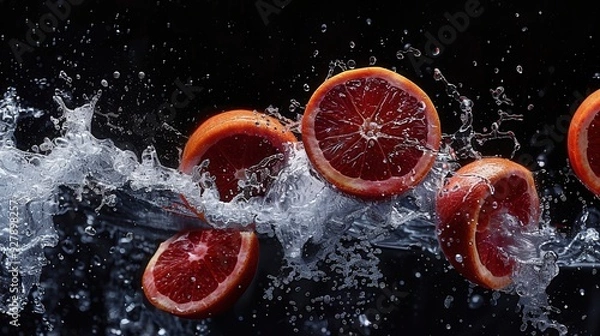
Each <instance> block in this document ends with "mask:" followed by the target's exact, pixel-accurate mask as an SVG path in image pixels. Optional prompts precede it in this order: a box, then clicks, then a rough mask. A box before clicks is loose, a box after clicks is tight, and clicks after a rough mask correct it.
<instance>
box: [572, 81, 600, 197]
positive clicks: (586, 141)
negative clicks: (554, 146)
mask: <svg viewBox="0 0 600 336" xmlns="http://www.w3.org/2000/svg"><path fill="white" fill-rule="evenodd" d="M599 112H600V90H597V91H596V92H594V93H592V94H590V95H589V96H588V97H587V98H586V99H585V100H584V101H583V102H582V103H581V105H579V107H578V108H577V111H575V114H574V115H573V119H572V120H571V124H570V125H569V134H568V139H567V141H568V142H567V145H568V152H569V162H570V163H571V167H572V168H573V171H574V172H575V175H577V177H578V178H579V180H580V181H581V182H582V183H583V184H584V185H585V186H586V187H587V188H588V189H589V190H590V191H591V192H593V193H594V194H595V195H596V196H600V113H599Z"/></svg>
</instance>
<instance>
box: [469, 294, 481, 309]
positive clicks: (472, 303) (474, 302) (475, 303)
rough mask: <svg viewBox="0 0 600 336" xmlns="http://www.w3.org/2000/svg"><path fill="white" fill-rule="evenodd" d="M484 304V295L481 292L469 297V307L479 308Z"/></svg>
mask: <svg viewBox="0 0 600 336" xmlns="http://www.w3.org/2000/svg"><path fill="white" fill-rule="evenodd" d="M481 306H483V297H482V296H481V295H479V294H474V295H473V296H471V297H470V298H469V308H471V309H477V308H480V307H481Z"/></svg>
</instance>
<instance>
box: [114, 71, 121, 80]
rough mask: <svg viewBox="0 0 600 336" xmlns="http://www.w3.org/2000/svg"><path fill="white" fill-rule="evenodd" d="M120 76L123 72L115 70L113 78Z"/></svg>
mask: <svg viewBox="0 0 600 336" xmlns="http://www.w3.org/2000/svg"><path fill="white" fill-rule="evenodd" d="M119 77H121V73H120V72H118V71H115V72H113V78H115V79H116V78H119Z"/></svg>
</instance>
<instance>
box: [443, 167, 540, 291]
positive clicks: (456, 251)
mask: <svg viewBox="0 0 600 336" xmlns="http://www.w3.org/2000/svg"><path fill="white" fill-rule="evenodd" d="M446 182H447V183H445V185H444V186H443V188H442V189H441V190H440V191H439V193H438V195H437V200H436V211H437V216H438V222H437V230H436V232H437V237H438V241H439V244H440V247H441V249H442V252H443V253H444V255H445V256H446V258H447V259H448V261H449V262H450V264H452V265H453V266H454V268H456V270H457V271H458V272H459V273H461V274H462V275H463V276H464V277H465V278H467V279H469V280H470V281H472V282H474V283H476V284H478V285H481V286H483V287H486V288H490V289H501V288H504V287H506V286H508V285H509V284H510V283H511V282H512V280H511V275H512V274H513V271H514V267H515V265H516V258H515V257H516V256H515V255H514V254H513V252H514V253H516V252H517V251H516V250H515V249H517V248H520V247H521V246H522V244H519V242H518V239H519V233H524V232H527V231H529V230H531V229H535V228H537V224H538V220H539V216H540V200H539V197H538V194H537V191H536V188H535V182H534V179H533V175H532V174H531V172H530V171H529V170H527V169H526V168H525V167H523V166H521V165H520V164H518V163H515V162H512V161H510V160H507V159H502V158H484V159H481V160H477V161H474V162H472V163H469V164H467V165H465V166H463V167H461V168H460V169H458V170H457V171H456V173H455V174H454V175H453V176H452V177H450V178H449V179H448V180H447V181H446ZM521 237H522V236H521ZM523 252H525V251H523Z"/></svg>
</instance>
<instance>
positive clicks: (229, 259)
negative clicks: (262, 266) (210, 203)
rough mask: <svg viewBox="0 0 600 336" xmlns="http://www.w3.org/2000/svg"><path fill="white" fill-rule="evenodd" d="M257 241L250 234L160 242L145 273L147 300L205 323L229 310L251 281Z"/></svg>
mask: <svg viewBox="0 0 600 336" xmlns="http://www.w3.org/2000/svg"><path fill="white" fill-rule="evenodd" d="M257 264H258V238H257V237H256V234H255V233H253V232H250V231H240V230H223V229H199V230H192V231H185V232H181V233H178V234H177V235H175V236H173V237H171V238H170V239H168V240H167V241H165V242H163V243H162V244H161V245H160V247H159V248H158V250H157V251H156V253H155V254H154V256H153V257H152V259H151V260H150V262H149V263H148V266H147V267H146V270H145V272H144V276H143V280H142V284H143V288H144V293H145V295H146V297H147V298H148V300H149V301H150V302H151V303H152V304H153V305H154V306H156V307H158V308H159V309H161V310H164V311H167V312H169V313H171V314H174V315H178V316H181V317H187V318H205V317H208V316H211V315H213V314H217V313H220V312H223V311H224V310H226V309H228V308H229V307H230V306H231V305H232V304H233V303H235V301H236V300H237V299H238V298H239V296H240V295H241V294H242V293H243V292H244V291H245V289H246V288H247V286H248V285H249V284H250V282H251V281H252V278H253V276H254V273H255V271H256V267H257Z"/></svg>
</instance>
